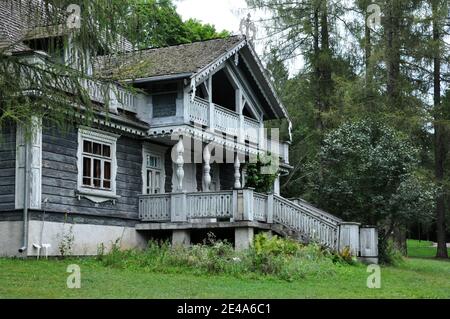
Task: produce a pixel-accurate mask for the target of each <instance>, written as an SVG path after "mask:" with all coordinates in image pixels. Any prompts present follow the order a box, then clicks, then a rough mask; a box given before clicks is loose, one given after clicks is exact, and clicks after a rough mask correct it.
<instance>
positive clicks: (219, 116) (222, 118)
mask: <svg viewBox="0 0 450 319" xmlns="http://www.w3.org/2000/svg"><path fill="white" fill-rule="evenodd" d="M214 116H215V117H214V125H215V126H214V128H215V129H216V130H219V131H221V132H224V133H226V134H229V135H233V136H237V135H238V134H239V115H238V114H237V113H235V112H233V111H230V110H228V109H226V108H224V107H221V106H219V105H217V104H215V105H214Z"/></svg>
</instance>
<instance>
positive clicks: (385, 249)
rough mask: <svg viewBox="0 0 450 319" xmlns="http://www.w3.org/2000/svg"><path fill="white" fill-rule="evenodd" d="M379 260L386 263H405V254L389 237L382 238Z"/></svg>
mask: <svg viewBox="0 0 450 319" xmlns="http://www.w3.org/2000/svg"><path fill="white" fill-rule="evenodd" d="M378 251H379V253H378V254H379V255H378V260H379V262H380V263H381V264H385V265H400V264H402V263H403V261H404V259H403V254H402V252H401V251H400V250H399V249H397V247H396V246H395V244H394V242H393V241H392V240H389V239H385V238H383V237H382V238H380V240H379V241H378Z"/></svg>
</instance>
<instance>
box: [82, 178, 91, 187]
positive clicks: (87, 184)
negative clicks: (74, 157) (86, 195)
mask: <svg viewBox="0 0 450 319" xmlns="http://www.w3.org/2000/svg"><path fill="white" fill-rule="evenodd" d="M91 183H92V180H91V179H90V178H89V177H84V178H83V185H85V186H91Z"/></svg>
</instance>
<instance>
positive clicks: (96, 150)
mask: <svg viewBox="0 0 450 319" xmlns="http://www.w3.org/2000/svg"><path fill="white" fill-rule="evenodd" d="M93 153H94V154H95V155H102V144H98V143H94V152H93Z"/></svg>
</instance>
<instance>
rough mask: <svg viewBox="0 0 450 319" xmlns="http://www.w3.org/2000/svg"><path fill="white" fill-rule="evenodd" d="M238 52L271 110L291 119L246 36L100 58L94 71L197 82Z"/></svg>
mask: <svg viewBox="0 0 450 319" xmlns="http://www.w3.org/2000/svg"><path fill="white" fill-rule="evenodd" d="M238 52H239V54H240V56H241V57H242V58H243V59H244V60H245V61H244V63H245V64H246V65H247V67H248V69H250V75H249V76H250V77H251V78H253V80H254V81H255V83H256V85H257V87H258V89H259V90H260V92H261V93H262V95H263V96H264V99H265V100H266V102H267V105H268V107H269V108H270V113H271V114H273V116H275V117H277V118H287V119H289V116H288V113H287V112H286V110H285V108H284V107H283V105H282V103H281V101H280V100H279V98H278V97H277V95H276V93H275V90H274V88H273V86H272V84H271V82H270V80H269V77H268V76H267V75H266V73H265V70H264V67H263V66H262V64H261V61H260V60H259V58H258V56H257V54H256V53H255V51H254V49H253V48H252V46H251V45H249V43H248V41H247V39H246V38H245V36H242V35H237V36H230V37H227V38H221V39H213V40H207V41H200V42H194V43H189V44H181V45H175V46H168V47H161V48H152V49H145V50H140V51H134V52H128V53H125V54H118V55H108V56H102V57H98V58H97V61H96V63H95V66H94V72H95V73H96V75H99V76H103V77H107V78H112V79H115V80H122V81H136V82H145V81H155V80H163V79H169V78H190V79H191V81H192V80H193V81H194V83H195V82H196V81H197V82H198V81H199V80H201V79H202V78H204V77H206V76H207V75H208V73H209V72H211V71H212V70H214V69H215V68H216V67H218V66H219V65H220V64H221V63H223V62H224V61H225V60H227V59H230V58H231V57H232V56H234V54H236V53H238Z"/></svg>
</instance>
